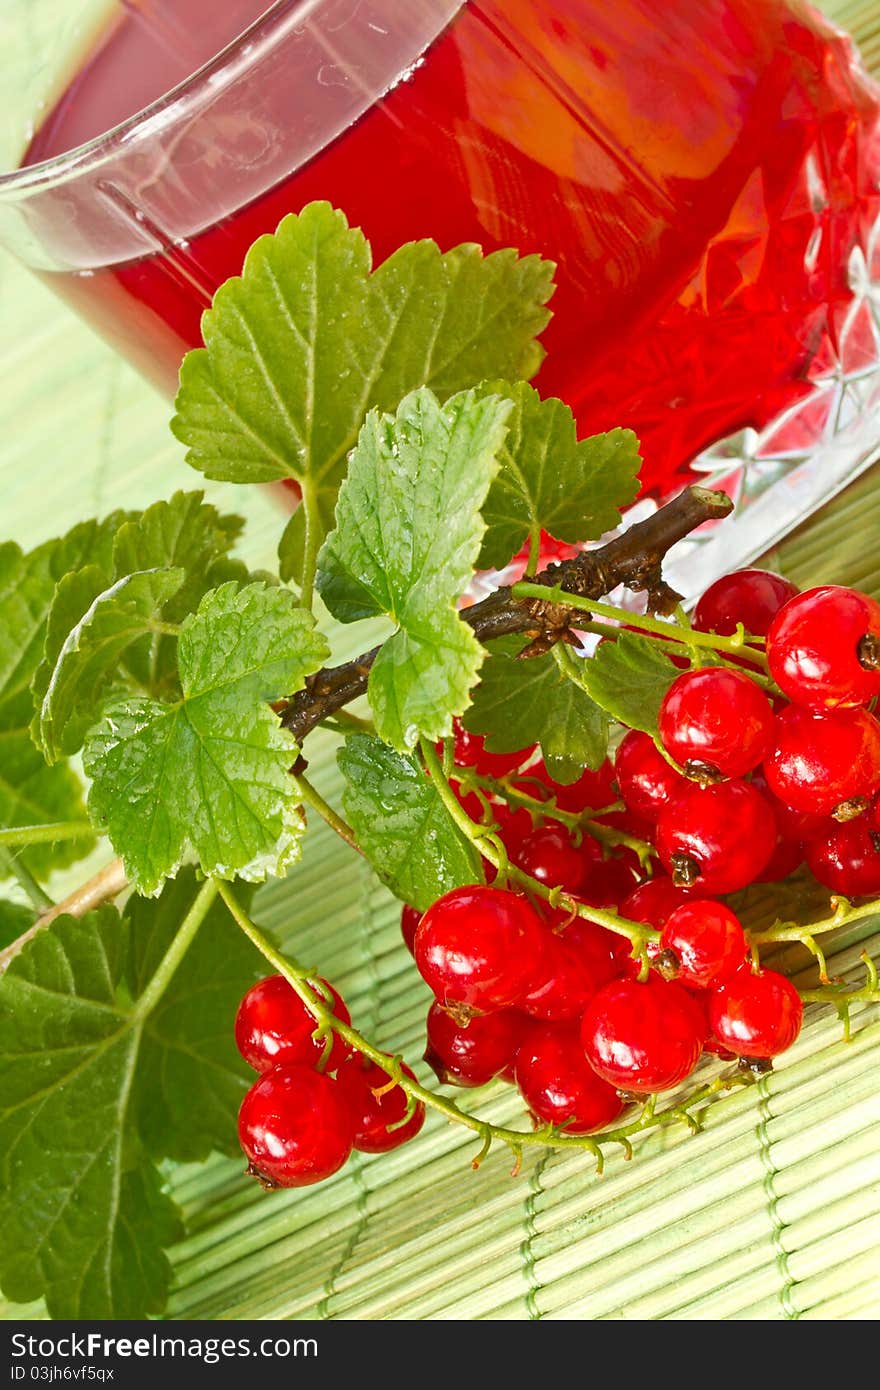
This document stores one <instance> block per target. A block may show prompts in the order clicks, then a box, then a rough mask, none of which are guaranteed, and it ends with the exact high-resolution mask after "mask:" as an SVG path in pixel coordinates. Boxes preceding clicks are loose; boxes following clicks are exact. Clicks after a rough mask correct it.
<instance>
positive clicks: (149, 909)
mask: <svg viewBox="0 0 880 1390" xmlns="http://www.w3.org/2000/svg"><path fill="white" fill-rule="evenodd" d="M198 889H199V884H198V882H197V880H196V875H195V873H194V872H193V870H192V869H188V868H187V869H182V870H181V871H180V873H179V874H178V876H177V878H176V879H174V880H173V881H172V882H170V883H166V885H165V887H164V888H163V890H162V892H161V894H160V896H159V897H158V898H156V899H148V898H140V897H137V896H132V897H131V898H130V899H129V902H128V905H127V907H126V910H125V917H126V920H127V922H128V923H129V924H130V926H131V938H130V949H129V956H128V966H127V970H126V980H127V982H128V988H129V990H130V992H131V996H132V998H133V999H139V998H140V997H141V995H142V994H143V992H144V990H145V989H146V987H147V985H148V983H149V981H150V979H151V978H152V976H153V975H154V974H155V971H156V969H157V968H158V966H159V964H160V963H161V961H162V959H163V957H164V956H165V953H166V952H167V951H168V949H169V947H170V946H171V943H172V942H173V940H174V937H175V935H176V934H177V931H178V929H179V927H180V924H181V922H182V921H183V920H184V918H185V917H186V914H187V912H188V911H189V909H190V907H191V906H192V903H193V901H194V899H195V896H196V893H197V892H198ZM251 891H252V890H249V888H248V887H247V885H245V884H241V885H239V887H238V888H237V889H236V895H237V897H238V898H239V900H240V901H241V902H243V903H244V904H247V903H248V902H249V900H250V896H251ZM265 973H266V966H265V962H264V961H263V958H262V956H261V955H259V953H258V952H257V951H256V949H255V948H254V947H253V946H252V945H251V944H250V942H249V941H248V939H247V937H246V936H245V935H244V934H243V933H242V932H241V931H240V930H239V928H238V927H237V926H236V925H235V923H234V922H233V920H232V918H231V917H230V915H229V912H228V910H227V908H226V907H225V905H224V904H223V903H222V902H221V901H220V899H219V898H218V899H216V900H215V901H214V903H213V904H212V906H211V908H210V910H209V912H208V914H207V916H206V917H205V920H204V922H203V923H202V926H201V927H200V928H199V933H198V935H197V937H196V939H195V941H194V942H193V944H192V946H190V948H189V950H188V951H187V953H186V955H185V956H184V958H183V962H182V963H181V965H180V966H179V967H178V969H177V971H176V972H175V974H174V977H173V978H172V981H171V984H170V985H169V987H168V989H167V990H166V991H165V993H164V994H163V995H162V998H161V1000H160V1001H159V1003H158V1004H157V1006H156V1008H155V1009H154V1010H153V1011H152V1013H151V1014H150V1017H149V1018H148V1019H147V1020H146V1022H145V1024H144V1031H143V1036H142V1040H141V1049H140V1056H139V1061H138V1084H137V1085H136V1087H135V1089H134V1092H133V1104H134V1107H135V1111H136V1114H137V1118H138V1124H139V1127H140V1132H141V1135H142V1137H143V1142H144V1144H145V1146H146V1148H147V1149H148V1150H149V1152H150V1153H151V1154H152V1155H153V1157H155V1158H166V1157H168V1158H174V1159H178V1160H180V1161H183V1162H193V1161H195V1160H201V1159H205V1158H207V1157H208V1154H209V1153H210V1152H211V1151H212V1150H216V1151H217V1152H218V1153H225V1154H230V1155H233V1156H234V1155H236V1154H237V1153H238V1152H239V1148H238V1138H237V1131H236V1123H235V1122H236V1117H237V1115H238V1108H239V1106H240V1105H241V1102H242V1100H243V1099H244V1094H245V1091H246V1090H247V1088H248V1086H249V1085H250V1084H251V1082H252V1081H253V1079H254V1074H253V1072H252V1071H251V1070H250V1068H249V1067H248V1065H247V1063H246V1062H244V1061H243V1059H242V1057H241V1055H240V1053H239V1051H238V1049H237V1047H236V1046H235V1037H234V1032H233V1028H234V1024H235V1015H236V1011H237V1009H238V1005H239V1004H240V1002H241V998H242V995H243V994H244V993H245V991H246V990H247V989H249V988H250V986H251V985H252V984H253V983H254V982H255V981H256V980H258V979H260V978H261V976H263V975H265Z"/></svg>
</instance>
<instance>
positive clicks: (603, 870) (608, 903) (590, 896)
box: [578, 857, 636, 908]
mask: <svg viewBox="0 0 880 1390" xmlns="http://www.w3.org/2000/svg"><path fill="white" fill-rule="evenodd" d="M635 884H636V876H635V874H634V873H633V871H632V866H631V864H629V863H627V862H626V861H625V860H623V859H618V858H616V857H615V858H612V859H603V860H602V861H601V862H600V863H598V864H597V865H596V866H595V868H593V869H591V870H590V872H589V873H588V874H587V880H586V883H585V884H584V886H583V887H582V888H581V891H580V893H579V894H578V897H579V898H580V900H581V902H584V903H588V904H589V906H590V907H611V908H616V907H617V904H618V903H619V902H620V900H621V898H626V897H628V896H629V894H630V893H631V892H632V890H633V888H634V887H635Z"/></svg>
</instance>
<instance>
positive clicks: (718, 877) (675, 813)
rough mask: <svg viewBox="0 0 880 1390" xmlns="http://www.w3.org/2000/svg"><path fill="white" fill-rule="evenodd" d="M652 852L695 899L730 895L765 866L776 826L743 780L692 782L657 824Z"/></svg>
mask: <svg viewBox="0 0 880 1390" xmlns="http://www.w3.org/2000/svg"><path fill="white" fill-rule="evenodd" d="M656 843H657V852H658V854H659V855H660V861H661V863H662V864H663V866H664V868H665V869H666V870H667V872H668V873H669V874H670V875H671V877H672V881H673V883H674V884H676V886H680V887H688V888H694V889H696V891H697V892H698V893H699V895H700V896H701V897H714V896H715V895H716V894H721V893H735V892H736V891H737V890H738V889H739V888H745V887H746V886H747V885H748V884H749V883H751V882H752V881H753V880H754V879H755V878H756V877H757V875H758V874H759V873H761V871H762V869H764V868H765V867H766V865H767V863H768V862H769V859H770V856H771V854H772V853H773V849H774V846H775V844H776V822H775V821H774V819H773V812H772V811H771V809H770V807H769V806H768V804H767V802H766V801H765V800H764V798H763V797H762V796H761V793H760V792H759V791H757V790H756V789H755V788H754V787H752V786H751V785H750V784H749V783H748V782H742V781H737V780H734V781H730V782H719V783H718V785H717V786H711V787H699V786H697V785H696V783H694V784H693V785H692V786H691V788H690V789H689V790H688V791H686V792H685V793H684V794H683V795H682V796H680V797H679V798H678V799H677V801H676V802H675V804H674V805H673V806H671V807H667V809H666V810H665V811H664V812H663V814H662V815H661V817H660V820H659V821H658V822H657V841H656Z"/></svg>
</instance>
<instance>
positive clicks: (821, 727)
mask: <svg viewBox="0 0 880 1390" xmlns="http://www.w3.org/2000/svg"><path fill="white" fill-rule="evenodd" d="M764 775H765V777H766V778H767V785H768V786H769V788H770V790H771V792H772V793H773V795H774V796H775V797H777V798H778V800H779V801H783V802H785V804H786V805H788V806H793V807H794V808H795V810H798V811H809V812H810V813H812V814H814V815H819V816H822V815H829V814H830V813H831V812H832V811H834V810H835V808H837V807H840V806H841V805H843V804H845V803H846V802H850V801H858V800H859V799H861V798H862V797H868V796H870V795H871V794H872V792H873V791H874V790H875V789H876V788H877V787H878V786H880V724H878V723H877V720H876V719H875V718H874V716H873V715H871V714H868V712H867V710H863V709H840V710H835V711H833V712H831V713H829V714H816V713H814V712H813V711H812V710H807V709H802V708H801V707H800V706H799V705H789V706H788V708H787V709H784V710H783V711H782V713H781V714H778V715H777V716H776V727H775V731H774V736H773V747H772V748H771V750H770V752H769V754H768V755H767V757H766V758H765V759H764Z"/></svg>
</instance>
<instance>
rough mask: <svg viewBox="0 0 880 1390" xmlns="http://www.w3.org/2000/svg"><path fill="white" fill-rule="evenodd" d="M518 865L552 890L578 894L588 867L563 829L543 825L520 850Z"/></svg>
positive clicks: (525, 840) (529, 837)
mask: <svg viewBox="0 0 880 1390" xmlns="http://www.w3.org/2000/svg"><path fill="white" fill-rule="evenodd" d="M516 863H517V864H518V865H519V867H520V868H521V869H522V870H524V872H525V873H527V874H531V876H532V878H536V879H537V880H538V882H539V883H545V884H546V885H547V886H548V887H549V888H554V887H560V888H565V889H566V890H567V891H568V892H569V893H576V892H577V891H578V889H579V888H580V886H581V883H582V882H583V878H584V874H585V872H586V868H587V865H586V863H585V862H584V858H583V856H582V854H581V851H580V849H578V848H576V846H575V845H574V844H573V843H572V840H571V837H570V835H569V834H568V831H567V830H565V829H564V827H563V826H561V825H542V826H540V827H539V828H538V829H537V830H533V831H532V832H531V834H530V835H527V836H526V838H525V839H524V840H523V842H522V844H521V845H520V847H519V849H518V850H517V855H516Z"/></svg>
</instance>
